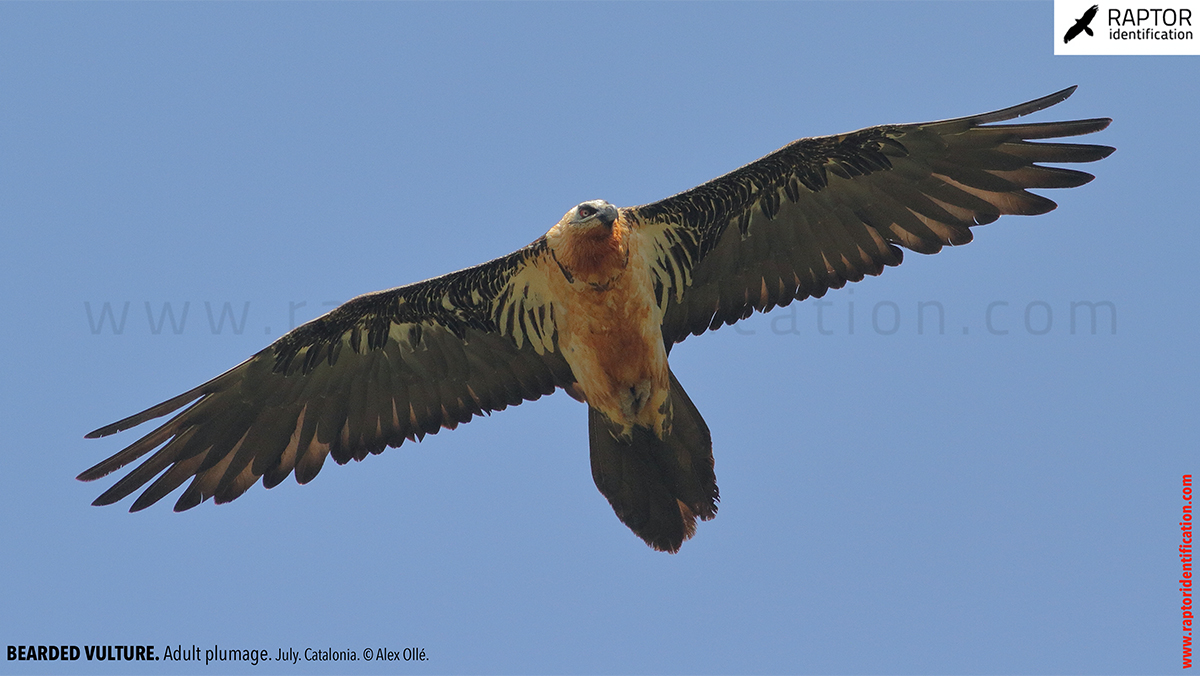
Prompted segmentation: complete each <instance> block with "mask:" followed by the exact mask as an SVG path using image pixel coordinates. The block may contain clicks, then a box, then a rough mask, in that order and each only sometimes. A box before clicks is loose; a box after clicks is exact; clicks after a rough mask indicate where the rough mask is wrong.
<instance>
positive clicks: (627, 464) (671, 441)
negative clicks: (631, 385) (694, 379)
mask: <svg viewBox="0 0 1200 676" xmlns="http://www.w3.org/2000/svg"><path fill="white" fill-rule="evenodd" d="M669 402H670V405H671V411H672V424H671V429H670V432H669V433H668V434H667V436H666V438H665V439H659V438H658V436H657V435H655V434H654V432H652V431H651V430H649V429H646V428H643V427H634V430H633V434H632V435H631V436H630V437H629V438H628V439H623V438H621V434H620V432H621V428H620V426H618V425H616V424H614V423H613V422H611V421H610V420H609V419H608V417H607V416H605V415H604V414H603V413H601V412H599V411H597V410H596V409H589V410H588V433H589V436H590V441H591V456H592V478H593V479H594V480H595V481H596V487H597V488H599V489H600V492H601V493H602V494H604V497H606V498H608V502H609V504H610V505H612V508H613V511H615V512H616V513H617V517H618V518H620V519H621V521H622V522H623V523H624V524H625V525H626V526H629V528H630V529H631V530H633V532H634V533H636V534H637V535H638V536H639V537H641V538H642V539H643V540H645V541H646V544H648V545H650V546H651V547H653V548H654V549H657V550H659V551H665V552H671V553H675V552H677V551H679V548H680V546H682V545H683V541H684V540H687V539H688V538H690V537H691V536H692V535H693V534H694V533H695V532H696V519H697V517H698V518H700V519H704V520H706V521H707V520H708V519H711V518H713V517H714V516H716V515H717V502H718V501H719V494H718V491H717V478H716V474H714V472H713V456H712V436H711V435H710V434H709V431H708V425H706V424H705V423H704V419H703V418H702V417H700V412H699V411H698V410H696V406H695V404H693V403H692V400H691V399H689V398H688V396H687V393H686V392H684V391H683V387H681V386H680V385H679V381H678V380H676V379H675V374H671V393H670V399H669Z"/></svg>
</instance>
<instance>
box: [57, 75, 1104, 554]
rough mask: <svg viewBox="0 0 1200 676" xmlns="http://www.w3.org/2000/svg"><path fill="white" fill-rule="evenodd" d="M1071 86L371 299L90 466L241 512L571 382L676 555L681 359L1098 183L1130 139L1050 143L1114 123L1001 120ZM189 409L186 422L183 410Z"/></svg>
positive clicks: (706, 512)
mask: <svg viewBox="0 0 1200 676" xmlns="http://www.w3.org/2000/svg"><path fill="white" fill-rule="evenodd" d="M1074 89H1075V88H1074V87H1071V88H1069V89H1065V90H1063V91H1060V92H1058V93H1056V94H1051V95H1050V96H1046V97H1044V98H1040V99H1037V100H1036V101H1030V102H1028V103H1023V104H1021V105H1018V106H1013V107H1011V108H1006V109H1004V110H999V111H996V112H992V113H984V114H982V115H973V116H970V117H961V118H957V119H952V120H944V121H940V122H929V123H924V124H899V125H885V126H879V127H871V128H868V129H863V130H861V131H856V132H852V133H849V134H840V135H837V136H823V137H817V138H806V139H801V140H799V141H795V142H793V143H790V144H788V145H786V146H784V147H783V148H781V149H779V150H777V151H775V152H773V153H771V154H770V155H767V156H766V157H763V158H762V159H760V160H757V161H755V162H751V163H750V164H747V165H746V166H744V167H742V168H741V169H737V170H736V171H733V172H731V173H729V174H726V175H724V176H722V177H720V178H717V179H714V180H712V181H709V182H708V183H705V184H704V185H701V186H699V187H697V188H693V189H691V190H688V191H686V192H682V193H679V194H678V195H675V196H673V197H668V198H666V199H664V200H661V201H659V202H654V203H653V204H646V205H642V206H637V207H616V206H613V205H612V204H609V203H608V202H606V201H604V200H592V201H588V202H584V203H582V204H580V205H578V206H576V207H575V208H573V209H571V210H570V211H568V212H567V214H566V215H565V216H563V218H562V220H560V221H559V222H558V223H557V224H555V225H554V227H552V228H550V230H549V231H548V232H547V233H546V234H545V235H544V236H542V237H539V238H538V239H537V240H536V241H535V242H533V243H532V244H530V245H529V246H527V247H525V248H523V249H521V250H519V251H516V252H514V253H512V254H509V255H507V256H504V257H502V258H497V259H496V260H493V261H490V262H487V263H484V264H482V265H478V266H476V267H472V268H467V269H465V270H460V271H458V272H454V273H451V274H448V275H445V276H442V277H436V278H434V279H430V280H427V281H424V282H418V283H416V284H410V285H408V286H401V287H399V288H395V289H391V290H388V291H379V292H377V293H370V294H366V295H364V296H359V297H357V298H355V299H353V300H351V301H349V302H347V303H345V304H344V305H342V306H340V307H338V308H336V309H334V310H333V311H331V312H329V313H328V314H325V315H324V316H322V317H320V318H318V319H314V320H313V321H311V322H308V323H307V324H304V325H302V326H300V327H298V328H296V329H295V330H293V331H291V332H290V333H288V334H287V335H285V336H283V337H282V338H280V339H279V340H277V341H275V342H274V343H272V344H271V345H269V346H268V347H266V348H265V349H264V350H262V351H261V352H259V353H257V354H255V355H254V356H252V357H250V358H249V359H247V360H246V361H244V362H242V363H241V364H239V365H238V366H235V367H234V368H232V369H230V370H229V371H226V372H225V373H223V374H221V375H219V376H217V377H216V378H213V379H212V380H210V381H208V382H206V383H204V384H203V385H200V386H199V387H196V388H195V389H192V390H189V391H187V392H184V393H183V394H181V395H179V396H177V397H175V398H173V399H170V400H168V401H165V402H163V403H161V404H158V405H157V406H153V407H151V408H149V409H147V410H145V411H142V412H141V413H138V414H136V415H132V416H130V417H128V418H125V419H124V420H120V421H118V422H115V423H113V424H111V425H107V426H105V427H101V428H100V429H98V430H96V431H94V432H92V433H91V434H88V435H87V437H88V438H96V437H104V436H108V435H110V434H114V433H116V432H120V431H122V430H125V429H128V428H130V427H133V426H135V425H140V424H142V423H144V422H146V421H148V420H152V419H155V418H159V417H162V416H165V415H167V414H169V413H173V412H175V411H177V410H178V409H180V408H183V411H182V412H181V413H178V414H176V415H175V416H174V417H173V418H171V419H170V420H168V421H167V422H166V423H164V424H162V425H161V426H159V427H158V428H156V429H154V430H153V431H151V432H150V433H149V434H147V435H146V436H144V437H142V438H141V439H138V440H137V441H135V442H133V443H132V444H130V445H129V446H128V447H127V448H125V449H124V450H122V451H120V452H119V453H117V454H116V455H114V456H112V457H111V458H108V459H107V460H104V461H103V462H101V463H99V464H97V465H96V466H94V467H92V468H91V469H89V470H87V471H85V472H83V473H82V474H80V475H79V477H78V478H79V479H81V480H83V481H92V480H94V479H99V478H100V477H103V476H105V475H107V474H109V473H110V472H113V471H115V470H117V469H120V468H122V467H124V466H126V465H128V464H129V463H131V462H133V461H134V460H137V459H139V458H141V457H143V456H144V455H146V454H147V453H149V452H151V451H155V449H157V451H156V452H154V453H153V454H152V455H150V457H149V458H148V459H146V460H144V461H143V462H142V463H141V464H140V465H138V466H137V467H136V468H135V469H134V470H132V471H131V472H129V473H128V474H126V475H125V476H124V477H122V478H121V479H120V480H119V481H117V482H116V483H115V484H114V485H113V486H112V487H111V488H109V489H108V490H107V491H105V492H104V493H103V494H102V495H101V496H100V497H99V498H97V499H96V501H95V502H94V503H93V504H96V505H108V504H112V503H114V502H117V501H118V500H121V499H122V498H125V497H126V496H128V495H129V494H131V493H133V492H134V491H136V490H138V489H140V488H142V486H144V485H145V484H147V483H148V482H151V483H150V485H149V486H148V487H147V488H146V489H145V490H144V491H143V492H142V493H141V495H140V496H139V497H138V498H137V499H136V500H135V501H134V502H133V505H132V507H131V508H130V511H137V510H140V509H144V508H146V507H148V506H150V505H152V504H154V503H155V502H157V501H158V500H160V499H161V498H163V496H165V495H167V494H168V493H170V492H172V491H173V490H175V489H176V488H178V487H179V486H180V485H181V484H183V483H184V482H185V481H189V480H190V482H191V483H190V484H189V485H188V487H187V489H186V490H184V491H183V493H182V495H180V496H179V500H178V501H177V502H176V503H175V510H176V511H182V510H185V509H190V508H192V507H195V506H196V505H198V504H200V503H201V502H203V501H205V500H207V499H209V498H214V501H215V502H217V503H224V502H229V501H230V500H233V499H235V498H237V497H238V496H239V495H241V494H242V493H243V492H245V491H246V489H248V488H249V487H250V486H251V485H252V484H254V483H255V482H256V481H257V480H259V479H260V478H261V479H262V483H263V486H265V487H267V488H271V487H273V486H276V485H277V484H279V483H280V482H281V481H283V480H284V479H285V478H287V476H288V475H289V474H292V473H293V472H294V473H295V475H296V481H297V482H299V483H301V484H305V483H308V482H309V481H312V480H313V478H314V477H315V476H317V473H318V472H319V471H320V470H321V466H322V465H323V464H324V462H325V458H326V457H327V456H332V457H333V459H334V461H336V462H337V463H338V464H345V463H346V462H349V461H350V460H362V459H364V458H366V457H367V455H368V454H376V453H381V452H383V450H384V449H385V448H387V447H389V446H391V447H397V446H400V445H401V444H402V443H404V440H405V439H408V440H420V439H422V438H423V437H424V436H425V435H426V434H436V433H437V432H438V431H439V430H440V429H441V428H443V427H445V428H448V429H454V428H455V427H456V426H457V425H459V424H460V423H465V422H467V421H469V420H471V418H472V417H474V416H476V415H481V414H484V413H490V412H491V411H499V410H503V409H504V408H506V407H508V406H514V405H516V404H519V403H521V402H522V401H525V400H531V401H532V400H534V399H537V398H539V397H541V396H543V395H547V394H550V393H552V392H554V391H555V389H556V388H562V389H564V390H566V391H567V392H568V393H570V394H571V396H573V397H575V398H576V399H579V400H580V401H583V402H586V403H587V405H588V432H589V437H590V446H591V466H592V477H593V478H594V479H595V482H596V486H597V488H599V489H600V492H601V493H602V494H603V495H604V497H606V498H607V499H608V501H609V503H610V504H611V505H612V508H613V510H614V511H615V512H616V514H617V517H618V518H620V519H621V521H623V522H624V523H625V525H627V526H628V527H629V528H630V529H632V530H633V532H634V533H636V534H637V535H638V536H639V537H641V538H642V539H643V540H645V541H646V543H647V544H649V545H650V546H651V547H653V548H654V549H657V550H661V551H667V552H676V551H678V550H679V547H680V545H682V544H683V541H684V540H686V539H688V538H689V537H691V536H692V534H693V533H694V532H695V529H696V519H697V518H700V519H705V520H707V519H711V518H713V517H714V516H716V513H717V501H718V493H717V483H716V476H715V474H714V473H713V455H712V440H711V437H710V435H709V430H708V426H707V425H706V424H705V422H704V419H703V418H701V417H700V412H699V411H697V410H696V406H695V405H694V404H693V403H692V401H691V399H689V398H688V395H687V393H685V392H684V391H683V388H682V387H681V386H680V384H679V381H678V380H677V379H676V378H675V374H673V373H672V372H671V370H670V367H669V365H668V363H667V355H668V354H669V353H670V351H671V347H672V346H673V345H675V344H676V343H678V342H680V341H682V340H683V339H685V338H687V337H688V336H689V335H700V334H702V333H704V332H705V331H708V330H709V329H716V328H718V327H720V326H721V325H722V324H733V323H734V322H736V321H738V320H739V319H745V318H746V317H749V316H750V315H751V314H752V313H753V312H754V311H755V310H757V311H759V312H766V311H768V310H770V309H772V308H775V307H777V306H785V305H788V304H789V303H791V302H792V301H793V300H803V299H805V298H808V297H809V296H815V297H818V298H819V297H821V296H822V295H824V294H825V292H826V291H828V290H829V289H838V288H841V287H842V286H844V285H845V284H846V282H857V281H859V280H861V279H862V278H863V277H864V276H866V275H878V274H879V273H880V272H882V271H883V269H884V267H886V266H889V265H899V264H900V261H901V258H902V250H901V247H903V248H905V249H911V250H913V251H916V252H919V253H924V254H932V253H936V252H938V251H940V250H941V248H942V247H943V246H945V245H947V244H950V245H957V244H966V243H967V242H970V241H971V227H972V226H975V225H981V224H984V223H991V222H992V221H994V220H996V219H997V218H999V217H1000V216H1001V215H1002V214H1026V215H1033V214H1044V213H1046V212H1048V211H1050V210H1051V209H1054V208H1055V206H1056V205H1055V203H1054V202H1052V201H1050V200H1049V199H1046V198H1045V197H1042V196H1040V195H1035V194H1033V193H1030V192H1028V191H1027V189H1028V188H1070V187H1075V186H1080V185H1083V184H1085V183H1087V182H1088V181H1090V180H1092V178H1093V177H1092V176H1091V175H1090V174H1086V173H1083V172H1080V171H1074V170H1071V169H1063V168H1058V167H1049V166H1044V165H1043V163H1047V162H1051V163H1059V162H1094V161H1096V160H1100V159H1102V158H1104V157H1107V156H1108V155H1109V154H1110V153H1112V152H1113V148H1110V147H1107V146H1100V145H1084V144H1077V143H1059V142H1052V143H1045V142H1037V141H1038V140H1041V139H1054V138H1058V137H1065V136H1079V135H1081V134H1090V133H1092V132H1096V131H1100V130H1101V129H1104V128H1105V127H1107V126H1108V124H1109V122H1110V120H1108V119H1090V120H1073V121H1068V122H1042V123H1031V124H1006V125H1005V124H994V123H996V122H1001V121H1004V120H1011V119H1013V118H1016V117H1020V116H1022V115H1027V114H1029V113H1033V112H1035V111H1039V110H1042V109H1043V108H1048V107H1050V106H1052V105H1054V104H1057V103H1059V102H1061V101H1063V100H1065V99H1066V98H1067V97H1068V96H1070V95H1071V93H1072V92H1073V91H1074ZM184 407H186V408H184Z"/></svg>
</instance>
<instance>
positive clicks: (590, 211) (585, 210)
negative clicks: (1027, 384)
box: [579, 204, 596, 218]
mask: <svg viewBox="0 0 1200 676" xmlns="http://www.w3.org/2000/svg"><path fill="white" fill-rule="evenodd" d="M595 215H596V207H593V206H590V205H587V204H583V205H580V207H579V217H580V218H589V217H591V216H595Z"/></svg>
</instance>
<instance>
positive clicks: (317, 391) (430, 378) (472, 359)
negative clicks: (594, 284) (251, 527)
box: [79, 240, 574, 511]
mask: <svg viewBox="0 0 1200 676" xmlns="http://www.w3.org/2000/svg"><path fill="white" fill-rule="evenodd" d="M546 252H547V249H546V246H545V242H544V240H539V241H537V242H534V243H533V244H531V245H530V246H528V247H526V248H524V249H522V250H520V251H517V252H515V253H513V254H510V255H508V256H505V257H503V258H498V259H496V260H494V261H491V262H489V263H484V264H483V265H479V266H476V267H473V268H468V269H466V270H462V271H459V272H455V273H452V274H449V275H446V276H443V277H437V278H435V279H431V280H428V281H425V282H420V283H417V284H412V285H410V286H404V287H400V288H397V289H392V290H390V291H380V292H378V293H372V294H368V295H365V296H359V297H358V298H355V299H353V300H351V301H349V302H347V303H345V304H344V305H342V306H340V307H338V308H337V309H335V310H333V311H332V312H330V313H328V314H326V315H324V316H322V317H320V318H318V319H315V320H313V321H311V322H309V323H307V324H304V325H303V326H300V327H297V328H296V329H295V330H293V331H291V332H290V333H288V334H287V335H285V336H283V337H282V338H280V339H279V340H277V341H275V343H273V344H271V345H270V346H268V347H267V348H266V349H264V350H262V351H261V352H259V353H258V354H256V355H254V356H253V357H251V358H250V359H248V360H246V361H245V362H243V363H241V364H239V365H238V366H236V367H234V368H233V369H231V370H229V371H227V372H225V373H223V374H221V375H220V376H217V377H216V378H214V379H212V380H210V381H208V382H207V383H204V384H203V385H201V386H199V387H197V388H195V389H193V390H190V391H188V392H185V393H183V394H181V395H179V396H177V397H175V398H173V399H170V400H168V401H165V402H163V403H161V404H159V405H157V406H154V407H152V408H149V409H147V410H145V411H143V412H141V413H138V414H136V415H133V416H130V417H128V418H125V419H124V420H121V421H119V422H116V423H113V424H111V425H108V426H107V427H102V428H100V429H98V430H96V431H95V432H92V433H91V434H89V435H87V436H88V437H103V436H107V435H110V434H114V433H116V432H120V431H121V430H125V429H128V428H130V427H133V426H134V425H139V424H141V423H143V422H146V421H147V420H152V419H154V418H158V417H161V416H165V415H167V414H169V413H172V412H174V411H176V410H178V409H180V408H183V407H184V406H187V408H186V409H184V410H183V412H182V413H179V414H178V415H176V416H175V417H173V418H171V420H169V421H168V422H166V423H165V424H163V425H162V426H160V427H159V428H158V429H155V430H154V431H152V432H150V433H149V434H147V435H146V436H144V437H142V438H141V439H139V440H137V441H135V442H134V443H133V444H131V445H130V446H129V447H127V448H125V449H124V450H122V451H121V452H119V453H117V454H116V455H114V456H112V457H111V458H108V459H107V460H105V461H103V462H101V463H99V464H98V465H96V466H95V467H92V468H91V469H89V470H87V471H85V472H83V473H82V474H80V475H79V479H81V480H83V481H91V480H93V479H98V478H100V477H102V476H105V475H106V474H109V473H110V472H113V471H115V470H117V469H120V468H121V467H124V466H125V465H127V464H129V463H131V462H133V461H134V460H137V459H138V458H140V457H142V456H143V455H145V454H146V453H148V452H150V451H152V450H154V449H156V448H157V449H158V450H157V452H155V453H154V454H153V455H151V456H150V457H149V458H148V459H146V460H145V461H144V462H142V464H140V465H139V466H138V467H137V468H135V469H134V470H133V471H131V472H130V473H129V474H127V475H125V476H124V477H123V478H122V479H121V480H120V481H118V482H117V483H116V484H115V485H113V486H112V487H111V488H109V489H108V490H107V491H105V492H104V494H102V495H101V496H100V497H99V498H97V499H96V501H95V503H93V504H96V505H107V504H111V503H113V502H116V501H118V500H120V499H122V498H124V497H125V496H127V495H129V494H130V493H133V492H134V491H136V490H138V489H139V488H141V487H142V486H143V485H145V484H146V483H147V482H149V481H150V480H151V479H154V478H155V477H156V476H157V477H158V478H157V479H156V480H154V482H153V483H151V484H150V486H149V487H148V488H147V489H146V490H145V491H144V492H143V493H142V494H141V495H140V496H139V497H138V499H137V500H136V501H135V502H134V503H133V506H132V508H131V510H130V511H137V510H139V509H144V508H145V507H148V506H150V505H151V504H153V503H154V502H156V501H158V500H159V499H161V498H162V497H163V496H165V495H167V494H168V493H170V492H171V491H173V490H175V489H176V488H177V487H179V486H180V485H181V484H182V483H183V482H185V481H187V480H189V479H191V485H190V486H189V487H188V488H187V490H185V491H184V492H183V494H182V495H181V496H180V498H179V501H178V502H177V503H176V504H175V510H176V511H182V510H185V509H189V508H191V507H194V506H196V505H198V504H200V503H201V502H202V501H204V500H207V499H208V498H210V497H215V498H216V502H218V503H221V502H228V501H230V500H233V499H234V498H236V497H238V496H239V495H241V494H242V493H243V492H245V491H246V489H247V488H249V487H250V486H251V485H252V484H254V482H255V481H257V480H258V479H259V477H261V478H262V482H263V485H264V486H266V487H267V488H271V487H273V486H275V485H277V484H279V483H280V482H281V481H283V480H284V479H285V478H287V476H288V474H290V473H292V472H293V470H294V471H295V474H296V480H297V481H298V482H299V483H302V484H303V483H307V482H309V481H311V480H312V479H313V477H315V476H316V475H317V472H318V471H320V469H321V466H322V464H323V463H324V462H325V457H326V456H328V455H332V456H333V459H334V460H335V461H337V462H338V464H345V463H346V462H349V461H350V459H351V458H353V459H355V460H362V459H363V458H365V457H366V456H367V454H368V453H380V452H382V451H383V449H384V448H385V447H387V446H393V447H395V446H399V445H400V444H401V443H403V442H404V440H405V439H414V438H417V439H419V438H422V437H424V436H425V435H426V434H435V433H436V432H437V431H438V430H439V429H440V428H442V427H446V428H450V429H453V428H454V427H456V426H457V425H458V424H459V423H464V422H467V421H468V420H470V419H471V418H472V417H473V416H475V415H481V414H483V413H484V412H488V411H498V410H502V409H504V408H506V407H508V406H513V405H516V404H519V403H521V402H522V401H523V400H526V399H529V400H533V399H537V398H538V397H540V396H542V395H545V394H550V393H551V392H553V391H554V389H555V387H564V388H569V387H570V386H571V385H572V384H573V382H574V377H573V376H572V374H571V369H570V367H569V366H567V363H566V362H565V361H564V360H563V358H562V356H561V354H560V353H559V352H558V335H557V331H556V330H555V320H554V309H553V305H552V304H550V303H549V302H548V301H547V300H546V296H545V292H544V282H543V281H542V280H543V279H544V278H545V277H544V275H542V274H541V273H540V271H539V270H538V267H539V266H540V265H541V264H543V263H544V262H545V259H544V256H545V254H546ZM189 404H191V405H190V406H188V405H189ZM160 446H161V448H159V447H160Z"/></svg>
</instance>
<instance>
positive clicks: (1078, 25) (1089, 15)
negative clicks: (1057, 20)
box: [1063, 5, 1100, 43]
mask: <svg viewBox="0 0 1200 676" xmlns="http://www.w3.org/2000/svg"><path fill="white" fill-rule="evenodd" d="M1099 11H1100V5H1092V6H1091V7H1089V8H1088V11H1086V12H1084V13H1083V16H1081V17H1079V19H1078V20H1077V21H1076V22H1075V25H1074V26H1071V27H1070V28H1069V29H1067V34H1066V35H1064V36H1063V42H1064V43H1067V42H1070V41H1071V40H1074V39H1075V38H1076V37H1078V36H1079V34H1080V33H1087V34H1088V35H1095V33H1093V32H1092V29H1091V28H1089V27H1088V24H1090V23H1092V19H1095V18H1096V13H1097V12H1099Z"/></svg>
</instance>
